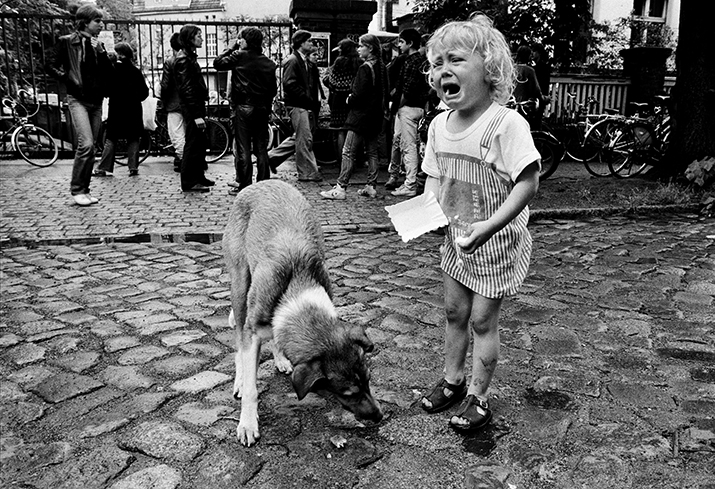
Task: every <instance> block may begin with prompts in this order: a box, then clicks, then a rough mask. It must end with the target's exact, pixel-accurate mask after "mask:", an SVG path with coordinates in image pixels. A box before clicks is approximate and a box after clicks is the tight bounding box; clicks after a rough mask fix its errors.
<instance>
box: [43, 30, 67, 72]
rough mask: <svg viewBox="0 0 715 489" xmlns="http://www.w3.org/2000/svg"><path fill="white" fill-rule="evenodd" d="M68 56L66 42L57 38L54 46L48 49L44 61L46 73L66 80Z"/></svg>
mask: <svg viewBox="0 0 715 489" xmlns="http://www.w3.org/2000/svg"><path fill="white" fill-rule="evenodd" d="M68 56H69V53H68V52H67V42H66V41H65V40H64V39H59V40H58V41H57V44H55V46H54V48H53V49H52V50H50V53H49V56H48V57H47V60H46V62H45V71H46V72H47V74H49V75H50V76H51V77H52V78H55V79H57V80H60V81H62V82H66V81H67V66H68V64H69V60H68Z"/></svg>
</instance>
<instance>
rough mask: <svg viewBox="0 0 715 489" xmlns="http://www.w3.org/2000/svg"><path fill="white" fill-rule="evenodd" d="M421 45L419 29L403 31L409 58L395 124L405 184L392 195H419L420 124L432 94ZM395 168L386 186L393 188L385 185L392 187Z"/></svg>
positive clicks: (402, 46) (400, 83)
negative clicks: (429, 96) (418, 130)
mask: <svg viewBox="0 0 715 489" xmlns="http://www.w3.org/2000/svg"><path fill="white" fill-rule="evenodd" d="M421 44H422V36H421V35H420V33H419V32H418V31H417V30H416V29H413V28H408V29H404V30H403V31H402V32H400V35H399V38H398V44H397V45H398V47H399V49H400V52H401V53H402V54H403V55H406V58H405V62H404V64H403V66H402V69H401V70H400V76H399V77H398V79H397V87H396V89H397V92H398V93H400V95H401V96H400V101H399V103H398V107H399V108H398V109H397V119H396V121H395V140H399V145H400V153H401V154H402V161H403V162H404V164H405V181H404V183H403V184H402V186H401V187H399V188H398V189H397V190H395V191H393V192H392V195H395V196H401V197H414V196H415V195H417V172H418V171H419V167H420V157H419V153H418V141H417V137H418V135H417V124H418V123H419V121H420V119H421V118H422V116H423V115H424V112H425V111H424V107H425V105H426V104H427V98H428V94H429V91H430V87H429V85H428V84H427V79H426V76H425V73H424V69H425V66H426V62H427V58H426V57H425V55H424V54H423V53H422V52H421V51H420V46H421ZM398 131H399V134H398ZM395 169H396V168H395V167H394V166H393V167H391V168H390V170H389V171H390V180H389V181H388V182H387V183H388V184H390V185H387V184H386V186H387V187H390V186H393V185H394V184H395V183H396V181H397V178H396V177H397V175H396V174H395ZM397 171H399V167H397Z"/></svg>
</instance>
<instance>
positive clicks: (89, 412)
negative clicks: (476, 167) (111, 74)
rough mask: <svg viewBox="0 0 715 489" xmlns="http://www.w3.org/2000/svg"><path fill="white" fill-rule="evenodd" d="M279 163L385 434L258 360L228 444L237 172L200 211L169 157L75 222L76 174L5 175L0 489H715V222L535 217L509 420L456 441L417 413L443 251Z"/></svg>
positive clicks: (503, 395)
mask: <svg viewBox="0 0 715 489" xmlns="http://www.w3.org/2000/svg"><path fill="white" fill-rule="evenodd" d="M285 166H287V167H288V168H287V169H284V170H283V172H281V173H280V174H279V176H280V177H281V178H284V179H286V180H289V181H291V182H294V183H296V186H297V187H298V188H299V189H301V190H302V191H304V193H305V194H306V195H307V196H308V198H309V199H310V200H311V201H312V202H313V203H314V204H315V210H316V212H317V213H318V215H319V216H320V219H321V220H322V222H323V223H324V225H325V229H326V241H327V250H328V262H329V263H328V264H329V267H330V270H331V274H332V277H333V281H334V283H335V285H336V287H335V292H336V301H335V302H336V305H337V306H338V309H339V313H340V315H341V316H342V317H343V319H345V320H348V321H353V322H356V323H359V324H362V325H364V326H365V327H366V328H367V332H368V335H369V336H370V337H371V338H372V339H373V341H374V342H375V344H376V348H375V352H374V354H373V355H372V387H373V393H374V394H375V395H376V397H377V398H378V399H379V400H380V402H381V403H382V405H383V408H384V409H385V410H386V412H387V416H386V420H385V421H383V422H382V423H381V424H380V425H378V426H363V425H361V424H360V423H358V422H357V421H356V420H355V419H354V418H353V417H352V416H351V415H349V414H346V413H345V412H344V411H343V410H342V409H341V408H340V407H339V405H338V404H337V403H336V402H334V401H333V400H331V399H323V398H320V397H318V396H314V395H309V396H308V397H307V398H306V399H304V400H303V401H300V402H299V401H297V399H296V396H295V394H294V393H293V392H292V389H291V386H290V382H289V380H288V379H287V378H286V377H285V376H283V375H281V374H278V373H276V372H275V369H274V368H273V363H272V360H271V359H270V356H269V355H268V354H267V353H265V354H264V355H263V356H262V364H261V368H260V372H259V392H260V397H259V414H260V417H261V427H262V438H261V440H260V442H259V443H258V445H257V446H255V447H252V448H244V447H242V446H240V445H239V444H238V442H237V440H236V437H235V430H236V426H237V417H238V408H239V406H240V403H239V402H238V401H235V400H233V398H232V396H231V387H232V375H233V368H234V367H233V355H232V350H233V347H232V331H231V330H230V329H229V328H228V325H227V316H228V311H229V302H228V281H227V275H226V273H225V271H224V267H223V261H222V257H221V249H220V248H221V245H220V242H217V241H216V238H217V237H218V236H219V235H220V233H221V231H222V230H223V226H224V223H225V218H226V214H227V211H228V206H229V205H230V202H231V197H230V196H228V194H227V193H226V187H225V181H226V179H227V178H228V177H229V176H230V173H231V169H230V165H228V164H224V163H220V164H218V165H214V166H212V167H211V176H212V177H215V178H216V179H217V181H218V182H219V183H218V185H217V190H216V191H213V192H212V193H211V194H210V195H196V196H193V195H183V194H181V193H180V192H179V191H178V182H177V181H176V180H177V176H176V175H175V174H173V173H170V172H171V169H170V168H171V166H170V165H166V166H162V164H161V163H159V162H156V163H152V164H150V165H144V166H142V175H140V177H138V178H136V179H130V178H129V177H126V176H124V175H122V173H121V171H122V169H119V171H117V176H115V177H113V178H107V179H104V180H100V179H93V193H95V194H96V195H97V196H98V197H100V198H101V199H102V203H101V204H100V205H98V206H93V207H91V208H88V209H80V208H78V207H76V206H72V205H70V200H69V198H68V195H67V194H68V192H67V182H68V168H69V167H68V163H65V162H63V163H61V164H59V165H57V167H52V168H48V169H44V170H31V169H29V168H27V169H26V168H24V167H22V166H21V165H20V164H16V165H9V164H8V162H5V161H3V162H0V191H1V192H0V206H1V208H2V213H3V215H2V219H1V221H0V238H1V239H2V249H1V250H0V265H1V270H0V279H1V284H2V294H1V296H0V313H1V316H0V464H1V470H0V486H2V487H19V488H20V487H24V488H32V487H36V488H50V487H51V488H77V487H82V488H95V487H96V488H114V489H120V488H132V489H135V488H138V489H144V488H146V489H149V488H233V487H248V488H261V489H263V488H265V489H268V488H271V489H272V488H289V487H294V488H390V489H398V488H428V487H438V488H462V487H467V488H477V487H480V488H481V487H489V488H520V489H521V488H563V489H567V488H568V489H570V488H614V489H615V488H619V489H620V488H700V489H705V488H709V489H713V488H715V330H714V327H713V324H715V307H714V304H713V302H714V300H715V257H714V254H713V251H715V244H714V242H715V238H713V235H715V222H714V221H713V220H701V219H698V218H697V217H696V216H693V215H687V214H680V215H662V216H656V217H650V218H633V217H632V218H625V217H610V218H598V219H589V220H556V219H547V218H543V219H540V220H537V221H536V222H534V223H532V224H531V226H530V228H531V231H532V234H533V236H534V253H533V256H532V265H531V269H530V273H529V276H528V277H527V280H526V283H525V284H524V287H523V288H522V291H521V293H520V294H519V295H518V296H516V297H514V298H511V299H509V300H508V301H506V302H505V306H504V308H503V312H502V317H501V342H502V349H501V358H500V362H499V367H498V368H497V372H496V376H495V378H494V381H493V383H492V388H491V395H492V403H491V404H492V407H493V409H494V412H495V419H494V421H493V423H492V426H491V427H490V428H489V429H488V430H487V432H486V433H484V434H482V435H479V436H476V437H466V438H465V437H462V436H460V435H458V434H456V433H454V432H452V431H451V430H450V429H449V428H448V427H447V420H448V419H449V414H448V413H445V414H436V415H427V414H425V413H424V412H423V411H422V410H421V409H420V408H419V406H418V405H417V404H416V402H417V401H418V399H419V395H420V392H422V391H424V390H426V389H428V388H430V387H431V385H432V384H433V383H434V382H435V381H436V380H438V379H439V378H440V374H441V369H442V352H441V350H442V338H443V323H444V313H443V301H442V286H441V276H440V272H439V269H438V263H439V262H438V248H439V245H440V242H441V240H442V238H441V237H439V236H437V235H435V234H428V235H425V236H423V237H421V238H418V239H416V240H414V241H411V242H409V243H407V244H405V243H402V241H400V240H399V238H398V237H397V235H396V234H395V233H394V232H393V231H391V230H390V228H389V226H388V225H387V218H386V215H385V212H384V209H383V206H384V205H388V204H390V203H394V202H396V201H397V200H396V199H393V198H392V197H391V196H388V197H385V198H384V199H379V200H376V201H372V200H362V199H358V197H357V196H355V195H354V194H353V195H352V196H350V197H349V198H348V200H346V201H344V202H321V201H319V200H317V198H316V197H317V191H318V190H319V187H321V188H322V187H325V188H327V186H328V185H329V183H328V182H325V183H323V184H320V185H317V184H314V183H311V184H303V183H299V182H295V176H294V174H292V173H291V172H290V166H289V165H285ZM357 178H358V180H359V178H360V175H358V177H357ZM102 238H104V239H103V240H102ZM264 350H266V351H267V350H268V349H267V348H264ZM341 439H344V440H345V444H344V446H342V448H340V447H338V445H340V443H339V441H340V440H341Z"/></svg>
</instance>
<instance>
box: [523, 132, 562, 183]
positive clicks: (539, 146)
mask: <svg viewBox="0 0 715 489" xmlns="http://www.w3.org/2000/svg"><path fill="white" fill-rule="evenodd" d="M531 136H532V138H533V139H534V146H536V150H537V151H538V152H539V154H540V155H541V171H540V172H539V181H544V180H546V179H547V178H549V177H550V176H551V175H553V174H554V172H555V171H556V168H558V166H559V163H560V162H561V158H562V157H563V148H560V147H559V145H558V144H555V143H554V142H553V141H551V140H549V138H547V137H545V136H544V135H542V134H540V133H538V132H532V133H531Z"/></svg>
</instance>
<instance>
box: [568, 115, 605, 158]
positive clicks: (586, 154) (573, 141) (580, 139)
mask: <svg viewBox="0 0 715 489" xmlns="http://www.w3.org/2000/svg"><path fill="white" fill-rule="evenodd" d="M566 129H567V130H566V132H565V134H564V138H563V139H562V140H563V142H564V146H565V147H566V155H567V156H568V157H569V158H571V159H572V160H574V161H577V162H579V163H583V162H584V161H590V160H593V159H594V158H596V157H597V156H598V152H597V151H596V150H595V148H593V147H591V146H588V145H584V141H585V140H586V139H585V133H586V123H585V122H579V123H577V124H573V125H569V126H568V127H567V128H566Z"/></svg>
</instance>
